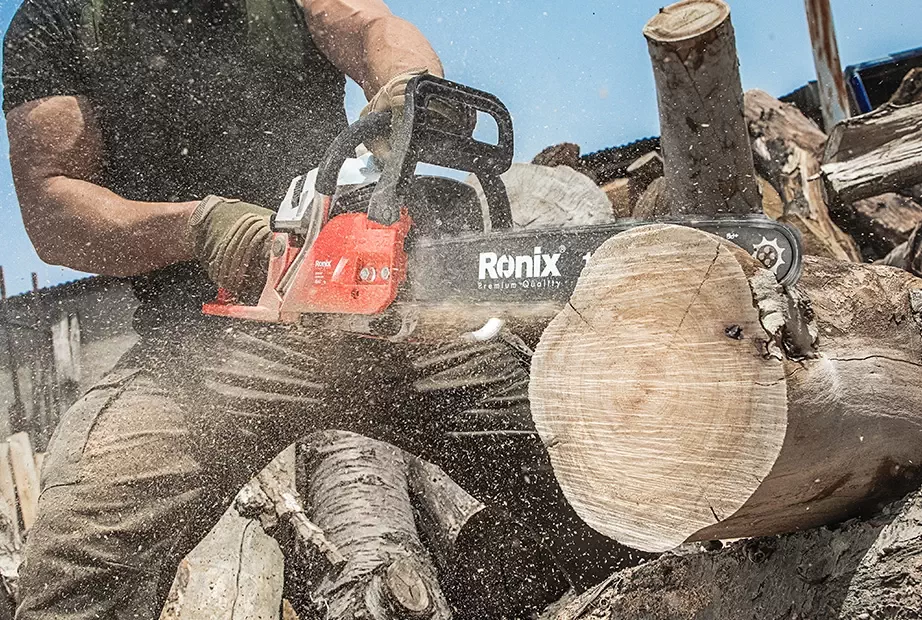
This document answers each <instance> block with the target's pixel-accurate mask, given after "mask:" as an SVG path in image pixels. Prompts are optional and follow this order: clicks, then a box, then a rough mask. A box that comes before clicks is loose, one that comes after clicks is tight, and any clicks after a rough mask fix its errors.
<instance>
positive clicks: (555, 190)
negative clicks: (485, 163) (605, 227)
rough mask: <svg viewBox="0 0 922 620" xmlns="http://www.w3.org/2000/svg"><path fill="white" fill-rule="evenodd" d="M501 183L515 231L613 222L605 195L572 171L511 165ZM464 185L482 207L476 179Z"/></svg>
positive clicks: (562, 167) (481, 194)
mask: <svg viewBox="0 0 922 620" xmlns="http://www.w3.org/2000/svg"><path fill="white" fill-rule="evenodd" d="M502 179H503V183H504V184H505V185H506V191H507V193H508V194H509V203H510V206H511V208H512V220H513V223H514V225H515V226H516V227H517V228H540V227H543V226H568V225H573V226H575V225H581V224H587V225H588V224H602V223H605V222H610V221H612V219H614V218H613V216H612V208H611V203H610V202H609V200H608V197H607V196H606V195H605V192H603V191H602V189H601V188H599V186H597V185H596V184H595V183H594V182H593V181H592V179H590V178H589V177H587V176H586V175H584V174H581V173H579V172H577V171H575V170H573V169H572V168H568V167H566V166H558V167H556V168H549V167H547V166H536V165H534V164H512V167H511V168H510V169H509V170H507V171H506V172H505V173H503V175H502ZM467 183H469V184H470V185H473V186H474V188H475V189H476V190H477V194H478V195H479V196H480V202H481V204H483V205H486V198H485V196H484V193H483V189H482V188H481V187H480V183H479V181H477V177H475V176H471V177H470V178H469V179H468V180H467Z"/></svg>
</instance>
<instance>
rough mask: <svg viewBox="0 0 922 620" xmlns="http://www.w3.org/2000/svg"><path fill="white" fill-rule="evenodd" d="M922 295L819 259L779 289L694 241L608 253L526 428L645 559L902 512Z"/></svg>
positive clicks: (913, 459) (542, 375)
mask: <svg viewBox="0 0 922 620" xmlns="http://www.w3.org/2000/svg"><path fill="white" fill-rule="evenodd" d="M919 289H922V281H919V280H917V279H916V278H914V277H912V276H911V275H910V274H908V273H905V272H900V271H895V270H892V269H888V268H881V267H873V266H867V265H858V264H853V263H842V262H834V261H827V260H823V259H819V258H808V260H807V262H806V267H805V274H804V276H803V277H802V279H801V281H800V283H799V284H798V287H797V289H796V290H788V291H785V290H782V289H781V288H780V287H779V286H778V285H777V283H776V281H775V279H774V278H773V277H772V276H771V274H770V273H768V272H766V271H764V270H761V269H756V267H755V263H754V261H753V260H752V259H751V258H750V257H749V256H748V254H746V253H745V252H743V251H742V250H739V249H738V248H736V247H735V246H731V245H729V244H727V243H726V242H724V241H722V240H720V239H718V238H717V237H714V236H711V235H708V234H706V233H702V232H700V231H697V230H694V229H689V228H684V227H673V226H650V227H644V228H638V229H632V230H630V231H628V232H625V233H622V234H620V235H617V236H616V237H613V238H612V239H610V240H609V241H607V242H606V243H605V244H603V245H602V247H600V248H599V250H597V251H596V252H595V254H594V255H593V256H592V258H591V259H590V261H589V264H588V265H587V267H586V268H585V269H584V271H583V273H582V275H581V277H580V280H579V283H578V284H577V286H576V289H575V291H574V293H573V295H572V297H571V299H570V303H569V305H568V306H567V307H565V308H564V310H563V311H562V312H561V313H560V314H559V315H558V316H557V317H556V318H555V319H554V320H553V321H552V322H551V324H550V325H549V326H548V328H547V329H546V330H545V332H544V334H543V335H542V337H541V342H540V344H539V345H538V348H537V350H536V352H535V356H534V358H533V361H532V374H531V383H530V390H529V392H530V398H531V406H532V416H533V418H534V420H535V424H536V427H537V429H538V432H539V433H540V435H541V437H542V439H543V441H544V442H545V444H546V445H547V446H548V450H549V452H550V456H551V463H552V465H553V467H554V471H555V473H556V475H557V478H558V481H559V482H560V485H561V487H562V488H563V491H564V494H565V495H566V496H567V499H568V500H569V501H570V503H571V505H572V506H573V508H574V509H575V510H576V512H577V513H578V514H579V515H580V516H581V517H582V518H583V519H584V520H585V521H586V522H587V523H588V524H589V525H590V526H592V527H593V528H595V529H597V530H598V531H600V532H602V533H603V534H606V535H608V536H611V537H613V538H615V539H616V540H618V541H619V542H622V543H624V544H626V545H629V546H632V547H635V548H639V549H642V550H648V551H664V550H667V549H670V548H673V547H675V546H676V545H678V544H680V543H682V542H684V541H686V540H710V539H719V538H734V537H743V536H758V535H768V534H777V533H781V532H789V531H793V530H798V529H803V528H808V527H815V526H818V525H823V524H827V523H832V522H836V521H840V520H842V519H846V518H849V517H851V516H854V515H855V514H858V513H859V512H861V511H862V510H863V509H865V508H867V507H868V506H869V505H873V504H874V503H875V502H876V501H878V500H880V499H881V498H884V499H887V498H890V499H892V497H893V494H894V493H898V492H899V491H900V490H901V489H902V488H903V487H904V486H905V484H906V483H907V481H911V480H912V479H914V478H915V475H916V472H917V470H918V464H919V463H920V459H922V415H920V413H919V412H920V411H922V373H920V372H919V370H920V368H922V364H920V361H919V360H920V359H922V338H920V329H919V323H918V321H919V316H918V297H919V295H920V293H919V292H918V291H919ZM911 300H914V301H911ZM903 492H905V491H903Z"/></svg>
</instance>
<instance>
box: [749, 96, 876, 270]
mask: <svg viewBox="0 0 922 620" xmlns="http://www.w3.org/2000/svg"><path fill="white" fill-rule="evenodd" d="M745 111H746V123H747V125H748V127H749V135H750V138H751V139H752V150H753V154H754V161H755V164H756V168H757V170H758V171H759V174H760V175H761V176H763V177H765V179H766V180H768V182H769V183H771V185H772V187H774V188H775V190H776V191H777V192H778V194H779V195H780V196H781V199H782V202H783V204H784V208H783V213H782V215H781V216H780V217H778V218H777V219H779V220H780V221H782V222H786V223H788V224H791V225H793V226H795V227H796V228H797V229H798V230H800V232H801V235H802V236H803V239H804V247H805V250H806V252H807V253H808V254H813V255H814V256H825V257H827V258H837V259H839V260H852V261H860V260H861V253H860V252H859V251H858V248H857V246H856V245H855V243H854V242H853V241H852V239H851V238H850V237H849V236H848V235H847V234H845V233H844V232H842V230H841V229H840V228H839V227H838V226H836V225H835V224H834V223H833V222H832V220H831V219H830V217H829V211H828V210H827V208H826V203H825V202H824V199H823V187H822V183H821V181H820V180H819V179H818V174H819V171H820V160H819V157H820V155H821V153H822V148H823V144H824V143H825V141H826V136H825V134H823V132H822V131H820V129H819V127H817V126H816V125H815V124H814V123H813V121H811V120H810V119H808V118H807V117H806V116H804V115H803V114H802V113H801V112H800V111H799V110H798V109H797V108H796V107H794V106H793V105H790V104H786V103H782V102H781V101H779V100H777V99H775V98H774V97H772V96H771V95H769V94H768V93H765V92H763V91H761V90H751V91H748V92H747V93H746V96H745Z"/></svg>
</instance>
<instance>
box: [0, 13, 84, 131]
mask: <svg viewBox="0 0 922 620" xmlns="http://www.w3.org/2000/svg"><path fill="white" fill-rule="evenodd" d="M79 28H80V19H79V8H78V7H75V6H74V4H73V3H72V2H70V1H68V0H24V2H23V3H22V5H21V6H20V7H19V10H18V11H16V15H14V16H13V21H12V22H11V23H10V27H9V28H8V29H7V31H6V36H5V37H4V40H3V113H4V114H7V113H9V111H10V110H12V109H13V108H15V107H16V106H18V105H21V104H23V103H26V102H28V101H33V100H35V99H41V98H43V97H52V96H55V95H79V94H85V93H84V88H83V79H82V76H83V74H84V70H83V65H84V62H85V55H84V53H83V50H82V47H81V45H80V37H79Z"/></svg>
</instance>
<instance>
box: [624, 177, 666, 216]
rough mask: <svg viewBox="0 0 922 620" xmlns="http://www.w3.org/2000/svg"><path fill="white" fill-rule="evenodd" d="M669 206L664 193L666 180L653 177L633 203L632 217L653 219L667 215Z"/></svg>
mask: <svg viewBox="0 0 922 620" xmlns="http://www.w3.org/2000/svg"><path fill="white" fill-rule="evenodd" d="M669 214H670V207H669V202H668V197H667V195H666V180H665V179H664V178H663V177H660V178H658V179H654V180H653V182H652V183H650V185H649V186H647V189H646V190H644V193H643V194H641V196H640V198H639V199H638V200H637V204H636V205H634V213H633V217H634V218H635V219H638V220H655V219H657V218H661V217H668V216H669Z"/></svg>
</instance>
